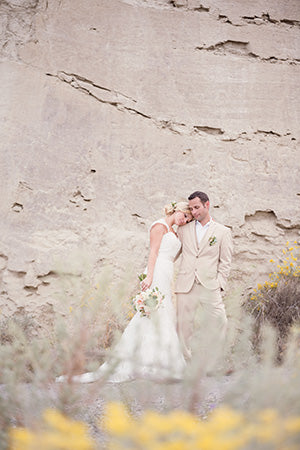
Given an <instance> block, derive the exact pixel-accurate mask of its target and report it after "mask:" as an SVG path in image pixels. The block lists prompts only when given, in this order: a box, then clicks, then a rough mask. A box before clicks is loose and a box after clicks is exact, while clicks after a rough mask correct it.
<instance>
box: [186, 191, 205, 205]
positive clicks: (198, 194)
mask: <svg viewBox="0 0 300 450" xmlns="http://www.w3.org/2000/svg"><path fill="white" fill-rule="evenodd" d="M196 197H198V198H199V199H200V201H201V202H202V203H203V205H204V203H206V202H209V198H208V195H207V194H205V192H200V191H195V192H193V193H192V194H191V195H190V196H189V197H188V199H189V200H193V198H196Z"/></svg>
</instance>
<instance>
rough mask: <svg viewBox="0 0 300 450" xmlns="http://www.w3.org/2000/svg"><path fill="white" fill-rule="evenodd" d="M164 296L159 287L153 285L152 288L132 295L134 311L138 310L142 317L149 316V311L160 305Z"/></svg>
mask: <svg viewBox="0 0 300 450" xmlns="http://www.w3.org/2000/svg"><path fill="white" fill-rule="evenodd" d="M164 297H165V296H164V295H163V294H162V293H161V292H160V291H159V289H158V288H157V287H155V288H154V289H147V290H146V291H141V292H139V293H138V294H137V295H136V296H135V297H133V299H132V304H133V307H134V309H135V311H137V312H139V313H140V315H141V316H142V317H150V315H151V313H152V312H153V311H155V310H157V309H158V308H159V307H160V305H161V303H162V301H163V299H164Z"/></svg>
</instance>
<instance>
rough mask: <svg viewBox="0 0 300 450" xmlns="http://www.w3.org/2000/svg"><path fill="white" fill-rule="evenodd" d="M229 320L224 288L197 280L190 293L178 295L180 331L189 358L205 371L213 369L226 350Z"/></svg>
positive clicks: (185, 353)
mask: <svg viewBox="0 0 300 450" xmlns="http://www.w3.org/2000/svg"><path fill="white" fill-rule="evenodd" d="M226 329H227V317H226V311H225V306H224V303H223V300H222V297H221V291H220V289H219V288H218V289H214V290H210V289H207V288H205V287H204V286H203V285H202V284H200V283H199V282H198V280H195V282H194V284H193V287H192V289H191V290H190V291H189V292H188V293H177V331H178V335H179V339H180V341H181V345H182V349H183V353H184V356H185V358H186V359H190V358H191V356H192V355H193V357H194V356H195V357H196V358H198V360H199V362H200V361H201V364H202V365H203V366H204V367H203V370H205V371H209V370H211V369H212V368H213V365H214V363H215V362H216V359H217V357H218V356H219V355H220V352H221V351H222V347H223V344H224V340H225V335H226Z"/></svg>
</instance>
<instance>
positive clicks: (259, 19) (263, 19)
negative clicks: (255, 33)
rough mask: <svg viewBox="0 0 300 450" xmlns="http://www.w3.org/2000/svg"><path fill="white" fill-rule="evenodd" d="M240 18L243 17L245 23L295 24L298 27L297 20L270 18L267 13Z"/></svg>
mask: <svg viewBox="0 0 300 450" xmlns="http://www.w3.org/2000/svg"><path fill="white" fill-rule="evenodd" d="M241 19H243V20H244V21H245V22H246V23H249V24H255V25H265V24H270V23H271V24H273V25H274V24H277V25H281V24H285V25H289V26H295V27H300V21H299V20H291V19H280V20H276V19H272V18H271V17H270V15H269V13H265V14H262V15H261V16H242V17H241Z"/></svg>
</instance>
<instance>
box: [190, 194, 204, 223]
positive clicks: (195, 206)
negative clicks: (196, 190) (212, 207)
mask: <svg viewBox="0 0 300 450" xmlns="http://www.w3.org/2000/svg"><path fill="white" fill-rule="evenodd" d="M189 207H190V210H191V213H192V214H193V217H194V218H195V219H196V220H198V221H199V222H201V221H202V220H204V219H206V217H207V216H208V214H209V202H206V203H202V202H201V200H200V198H199V197H196V198H193V199H192V200H189Z"/></svg>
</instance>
